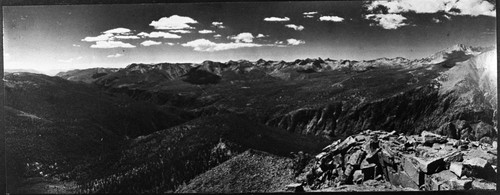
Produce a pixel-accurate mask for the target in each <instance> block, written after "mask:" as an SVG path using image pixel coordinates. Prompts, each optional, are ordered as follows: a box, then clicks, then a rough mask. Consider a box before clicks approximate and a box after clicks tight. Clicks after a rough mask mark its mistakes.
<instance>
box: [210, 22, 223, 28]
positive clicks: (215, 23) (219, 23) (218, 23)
mask: <svg viewBox="0 0 500 195" xmlns="http://www.w3.org/2000/svg"><path fill="white" fill-rule="evenodd" d="M212 26H215V27H217V28H226V27H225V26H224V24H223V23H222V22H212Z"/></svg>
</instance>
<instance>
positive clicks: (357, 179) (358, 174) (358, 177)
mask: <svg viewBox="0 0 500 195" xmlns="http://www.w3.org/2000/svg"><path fill="white" fill-rule="evenodd" d="M364 179H365V178H364V174H363V172H362V171H361V170H356V171H354V175H353V179H352V181H353V182H354V183H356V184H361V183H363V181H364Z"/></svg>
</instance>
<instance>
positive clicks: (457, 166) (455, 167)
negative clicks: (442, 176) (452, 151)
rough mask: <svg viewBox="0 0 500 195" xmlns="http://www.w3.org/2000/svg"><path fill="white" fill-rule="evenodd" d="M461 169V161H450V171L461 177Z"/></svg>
mask: <svg viewBox="0 0 500 195" xmlns="http://www.w3.org/2000/svg"><path fill="white" fill-rule="evenodd" d="M462 169H463V165H462V163H459V162H452V163H450V171H451V172H453V173H455V175H457V176H458V177H462Z"/></svg>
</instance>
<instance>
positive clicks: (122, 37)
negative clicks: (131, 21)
mask: <svg viewBox="0 0 500 195" xmlns="http://www.w3.org/2000/svg"><path fill="white" fill-rule="evenodd" d="M114 38H117V39H139V37H138V36H135V35H116V36H114Z"/></svg>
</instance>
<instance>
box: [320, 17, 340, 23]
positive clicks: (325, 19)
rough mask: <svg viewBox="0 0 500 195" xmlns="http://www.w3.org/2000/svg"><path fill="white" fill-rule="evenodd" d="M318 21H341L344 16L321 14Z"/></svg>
mask: <svg viewBox="0 0 500 195" xmlns="http://www.w3.org/2000/svg"><path fill="white" fill-rule="evenodd" d="M319 20H320V21H331V22H342V21H344V18H342V17H338V16H321V17H319Z"/></svg>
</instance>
